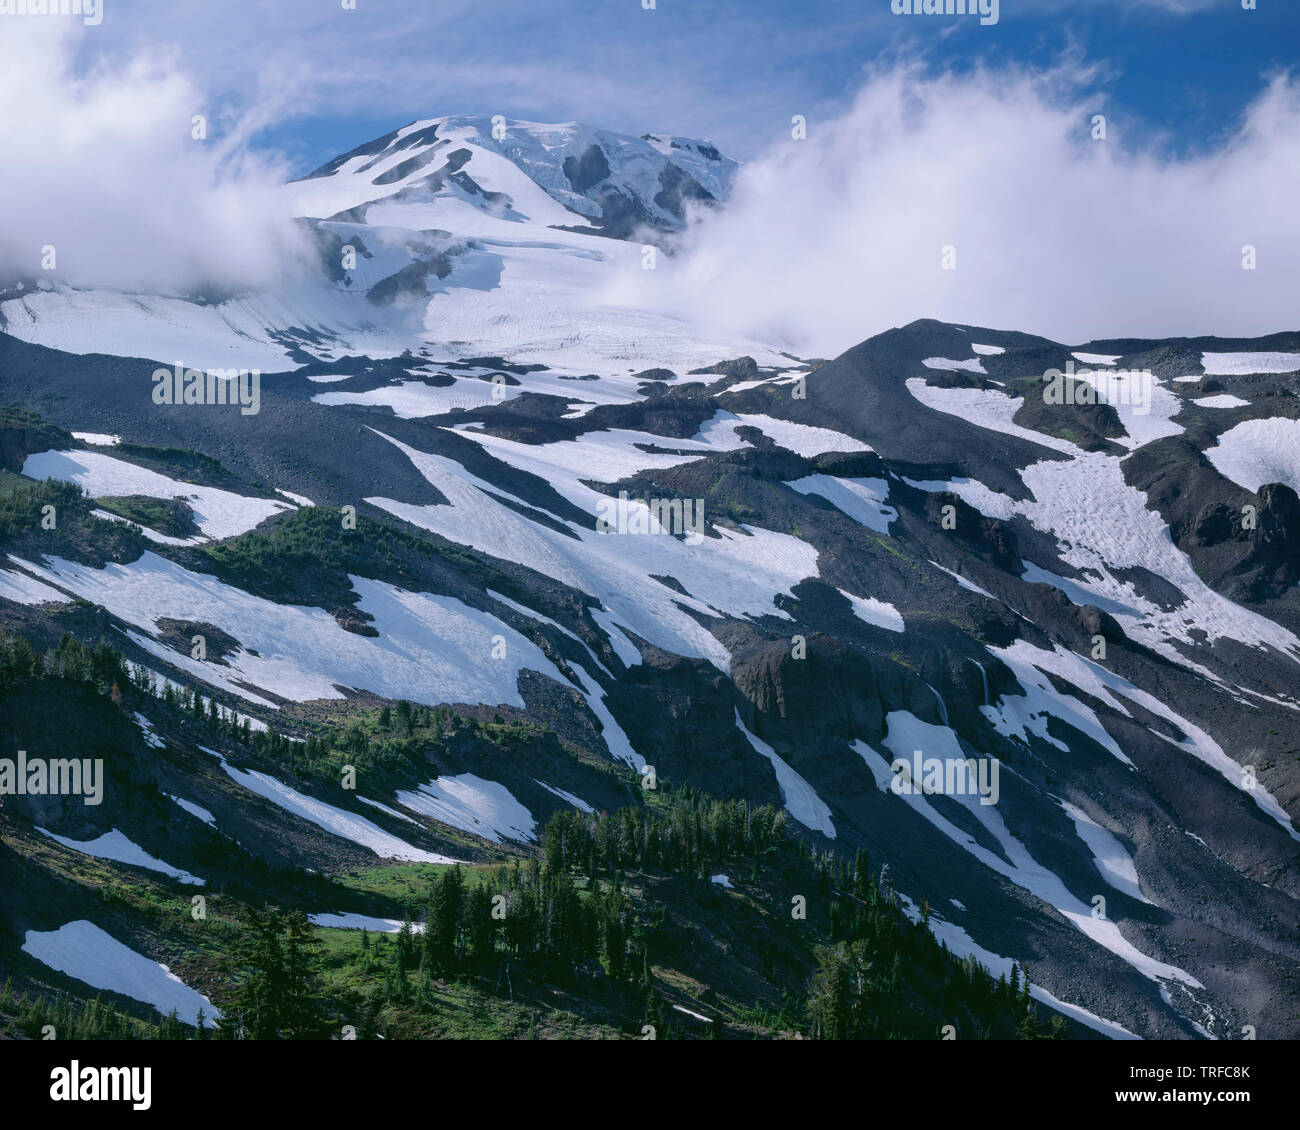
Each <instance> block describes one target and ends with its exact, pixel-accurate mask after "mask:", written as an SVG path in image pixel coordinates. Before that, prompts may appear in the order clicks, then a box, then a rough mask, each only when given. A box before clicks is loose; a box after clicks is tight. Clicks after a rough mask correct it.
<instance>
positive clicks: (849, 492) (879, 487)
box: [785, 475, 898, 534]
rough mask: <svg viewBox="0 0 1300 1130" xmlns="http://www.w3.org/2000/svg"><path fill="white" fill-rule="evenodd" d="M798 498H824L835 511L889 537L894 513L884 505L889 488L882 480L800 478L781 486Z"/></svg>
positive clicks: (896, 512)
mask: <svg viewBox="0 0 1300 1130" xmlns="http://www.w3.org/2000/svg"><path fill="white" fill-rule="evenodd" d="M785 485H786V486H788V487H789V488H790V489H791V490H796V491H798V492H799V493H800V494H807V495H814V496H816V497H818V498H824V499H825V500H826V501H827V502H829V503H830V504H831V505H832V506H834V507H835V508H836V509H837V510H840V511H841V512H843V513H844V514H847V515H848V516H849V517H850V518H852V519H853V520H854V521H855V522H860V523H861V524H862V525H864V526H866V527H867V529H869V530H874V531H875V532H876V533H878V534H888V533H889V523H890V522H892V521H894V520H895V519H896V518H897V517H898V511H897V510H895V509H894V508H893V507H892V506H887V505H885V500H886V499H887V498H889V484H888V483H886V482H885V480H884V479H875V478H869V479H843V478H840V477H839V476H837V475H804V477H803V478H801V479H790V480H788V481H787V482H786V484H785Z"/></svg>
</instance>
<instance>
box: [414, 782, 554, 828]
mask: <svg viewBox="0 0 1300 1130" xmlns="http://www.w3.org/2000/svg"><path fill="white" fill-rule="evenodd" d="M397 802H398V803H399V804H402V805H405V806H406V807H407V808H409V809H410V810H411V811H412V812H418V813H420V814H421V815H422V816H427V817H429V818H430V819H431V820H437V821H438V822H440V823H442V824H450V825H451V826H452V827H453V828H459V829H460V830H461V831H462V832H471V833H473V834H474V835H476V836H482V837H483V838H484V839H486V840H491V841H492V842H493V843H494V844H499V843H500V842H501V841H502V840H503V839H510V840H525V841H528V842H532V841H535V840H536V839H537V821H536V820H535V819H533V814H532V813H531V812H529V811H528V809H527V808H525V807H524V806H523V805H522V804H520V803H519V801H517V800H516V799H515V798H514V795H513V794H512V793H511V792H510V790H509V789H507V788H506V787H505V785H502V784H500V783H498V782H497V781H488V780H485V779H484V778H482V777H479V776H476V775H475V774H473V773H460V774H458V775H455V776H450V775H448V776H442V777H435V778H434V779H433V780H432V781H429V782H427V783H425V784H423V785H421V786H420V787H419V788H418V789H404V790H401V791H399V792H398V793H397Z"/></svg>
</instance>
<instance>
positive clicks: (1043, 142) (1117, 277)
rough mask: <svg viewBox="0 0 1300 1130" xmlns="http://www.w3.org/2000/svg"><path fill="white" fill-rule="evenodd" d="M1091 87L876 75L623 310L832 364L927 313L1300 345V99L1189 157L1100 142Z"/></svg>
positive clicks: (1066, 75) (1258, 108) (1272, 108)
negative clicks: (946, 264) (655, 312)
mask: <svg viewBox="0 0 1300 1130" xmlns="http://www.w3.org/2000/svg"><path fill="white" fill-rule="evenodd" d="M1088 78H1089V76H1088V74H1087V73H1086V72H1081V71H1079V70H1078V69H1077V68H1074V67H1072V66H1070V67H1065V66H1063V67H1061V68H1059V69H1057V70H1055V71H1053V72H1050V73H1047V74H1030V73H1027V72H1024V71H1018V70H998V71H995V70H982V71H979V72H977V73H974V74H970V75H964V76H952V75H946V76H942V77H937V78H936V77H927V76H925V75H924V74H923V73H922V71H921V69H920V68H919V67H917V66H913V65H908V64H902V65H899V66H896V67H894V68H892V69H888V70H883V71H880V72H877V73H876V74H875V75H874V76H873V77H871V78H870V79H869V81H868V82H867V84H866V85H865V87H864V88H863V90H862V91H861V92H860V93H859V95H858V96H857V98H856V99H855V101H854V103H853V105H852V107H851V108H850V109H849V110H848V111H847V112H846V113H844V114H843V115H842V116H841V117H839V118H837V119H835V120H829V121H822V120H816V119H812V120H810V121H809V123H808V137H807V140H804V141H794V140H788V141H785V142H784V143H783V144H781V145H779V146H777V147H776V148H775V149H773V150H772V151H771V152H770V153H769V154H768V155H766V156H765V157H763V158H761V159H760V160H758V161H756V162H754V163H752V164H750V165H749V166H747V167H746V168H745V169H744V170H743V171H742V174H741V176H740V178H739V180H738V182H737V185H736V189H735V194H734V198H733V201H732V203H731V204H730V206H729V207H727V208H726V209H725V210H722V211H719V212H713V213H709V214H707V215H702V216H701V217H699V218H698V220H697V221H696V223H695V224H694V225H693V228H692V230H691V232H690V233H689V235H688V238H687V239H686V240H685V241H684V245H683V253H682V254H680V255H678V256H677V257H676V258H675V259H673V260H667V259H666V258H665V257H663V256H661V257H660V260H659V264H660V266H659V269H658V270H656V271H653V272H643V273H642V272H638V273H637V276H638V277H630V278H627V279H625V280H623V282H622V283H621V284H620V289H619V292H618V293H617V294H614V295H610V296H606V297H608V298H610V299H612V300H614V301H619V302H633V303H645V304H650V305H654V306H657V307H660V308H663V309H667V310H669V311H672V312H677V313H680V314H682V315H683V316H686V317H690V318H693V319H698V320H700V321H703V322H706V323H709V324H712V325H715V326H719V327H722V328H728V329H732V330H736V331H739V332H742V333H748V334H752V335H754V336H756V337H759V338H762V339H766V340H769V341H771V340H777V341H779V342H782V343H785V344H786V345H787V347H789V348H791V349H793V350H795V351H798V352H802V353H805V354H820V355H834V354H836V353H837V352H839V351H842V350H843V349H845V348H848V347H849V346H851V345H853V344H855V343H856V342H858V341H860V340H862V339H863V338H865V337H867V336H868V335H870V334H872V333H875V332H878V331H880V330H882V329H885V328H888V327H889V326H892V325H899V324H903V323H906V322H909V321H911V320H913V319H915V318H918V317H937V318H942V319H945V320H950V321H958V322H967V323H981V324H985V325H991V326H995V327H1005V328H1015V329H1023V330H1027V331H1031V332H1037V333H1041V334H1044V335H1047V336H1051V337H1054V338H1057V339H1061V340H1066V341H1071V342H1081V341H1084V340H1087V339H1089V338H1092V337H1100V336H1123V335H1152V336H1156V335H1159V336H1163V335H1170V334H1203V333H1220V334H1225V335H1226V334H1243V335H1245V334H1259V333H1266V332H1270V331H1275V330H1279V329H1285V328H1288V327H1293V326H1294V323H1295V320H1296V312H1295V295H1296V293H1297V292H1298V291H1300V219H1298V217H1300V213H1297V211H1296V209H1295V203H1294V186H1295V184H1296V183H1297V180H1300V86H1298V85H1297V84H1296V83H1295V82H1293V81H1291V80H1289V79H1288V78H1285V77H1278V78H1275V79H1273V80H1272V81H1271V82H1270V83H1269V84H1268V85H1267V87H1266V88H1265V89H1264V90H1263V92H1262V93H1261V94H1260V96H1259V97H1258V99H1257V100H1256V101H1255V102H1254V103H1253V104H1252V105H1251V106H1250V107H1249V108H1248V110H1247V112H1246V114H1245V116H1244V119H1243V121H1242V123H1241V125H1240V128H1239V129H1238V130H1237V131H1236V133H1235V134H1234V135H1233V136H1232V137H1230V138H1229V139H1227V140H1226V141H1224V142H1222V143H1221V144H1219V145H1217V146H1216V147H1214V148H1212V149H1211V150H1210V151H1208V152H1206V153H1203V154H1199V155H1194V156H1173V157H1171V156H1168V155H1162V154H1160V153H1157V152H1153V151H1147V150H1138V149H1136V148H1133V147H1131V146H1126V144H1125V142H1124V129H1123V116H1122V114H1120V113H1118V112H1116V113H1114V114H1112V116H1111V119H1110V122H1109V130H1108V132H1109V138H1108V140H1106V141H1093V140H1092V139H1091V137H1090V134H1089V122H1090V120H1091V117H1092V115H1093V114H1094V113H1096V112H1098V111H1099V109H1101V110H1104V107H1103V106H1101V105H1100V104H1099V103H1098V101H1097V99H1096V98H1095V97H1091V96H1089V95H1088V94H1087V93H1086V91H1085V89H1084V84H1085V83H1086V82H1087V80H1088ZM1246 244H1252V245H1254V246H1255V247H1256V248H1257V254H1258V269H1257V270H1254V271H1246V270H1243V269H1242V247H1243V246H1244V245H1246ZM945 245H952V246H953V247H955V248H956V253H957V269H956V270H952V271H947V270H942V269H941V249H942V248H943V247H944V246H945Z"/></svg>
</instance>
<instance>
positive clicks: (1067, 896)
mask: <svg viewBox="0 0 1300 1130" xmlns="http://www.w3.org/2000/svg"><path fill="white" fill-rule="evenodd" d="M895 714H906V712H905V711H898V712H894V714H891V715H890V718H891V719H892V718H893V717H894V716H895ZM891 729H892V725H891ZM886 745H887V746H888V747H889V748H890V749H891V751H892V752H893V753H894V754H895V756H897V757H901V758H903V759H904V760H908V759H910V756H911V751H912V750H913V749H918V748H919V749H922V750H924V752H925V754H926V756H927V757H939V758H945V759H946V758H949V757H952V758H964V757H965V756H966V754H965V753H964V752H963V751H962V749H961V747H960V746H959V745H958V743H957V738H956V735H955V734H953V732H952V731H951V730H949V729H948V727H946V726H932V725H930V724H929V723H926V722H922V721H920V720H919V719H914V718H913V719H910V720H909V722H908V725H907V726H906V727H905V728H904V732H903V733H902V734H901V735H900V737H899V738H897V739H895V740H894V741H893V743H892V744H891V743H890V739H889V738H888V737H887V738H886ZM853 746H854V749H856V750H857V752H858V753H859V754H860V755H861V757H862V758H863V760H864V761H865V762H866V763H867V766H868V767H869V768H870V769H871V771H872V773H873V775H874V776H875V778H876V784H877V786H878V787H879V788H880V789H881V790H882V791H885V792H890V793H891V795H893V794H892V790H891V788H890V784H891V782H892V780H893V773H892V771H891V770H890V767H889V762H888V761H887V760H886V759H885V758H884V757H883V756H882V755H881V754H879V753H877V752H876V751H875V750H873V749H872V748H871V747H870V746H868V745H867V744H866V743H865V742H862V741H858V742H855V743H853ZM896 795H897V799H898V801H900V802H901V803H903V804H906V805H908V806H909V807H911V808H912V809H913V811H915V812H916V813H917V815H919V816H921V817H922V818H924V819H925V820H927V821H929V822H930V823H931V824H932V825H933V826H934V827H935V828H937V829H938V830H939V831H940V832H942V833H943V834H944V835H945V836H947V837H948V838H949V839H950V840H951V841H952V842H953V843H954V844H956V845H957V846H958V847H960V848H961V849H962V850H963V851H965V852H967V853H969V854H970V855H971V856H973V857H974V858H975V859H977V860H978V861H979V862H981V863H983V864H984V866H985V867H988V868H989V869H990V870H992V871H995V872H997V874H999V875H1002V876H1003V877H1005V878H1006V879H1009V880H1010V881H1011V882H1012V883H1015V884H1016V886H1018V887H1021V888H1022V889H1023V890H1026V891H1028V892H1029V893H1030V894H1033V895H1036V896H1037V897H1038V898H1041V899H1042V900H1043V901H1044V902H1046V903H1047V904H1048V905H1049V906H1052V907H1055V909H1056V910H1057V912H1058V913H1059V914H1060V915H1061V916H1062V917H1064V918H1065V919H1066V920H1067V921H1068V922H1069V923H1070V924H1071V925H1072V926H1074V927H1075V929H1077V930H1079V931H1080V932H1082V933H1083V934H1085V935H1087V936H1088V937H1089V938H1090V939H1091V940H1092V941H1094V942H1096V943H1097V944H1098V945H1100V946H1102V947H1104V948H1105V949H1108V950H1109V951H1110V952H1111V953H1113V954H1114V955H1115V956H1116V957H1118V958H1119V959H1120V960H1122V961H1124V962H1127V963H1128V964H1129V965H1131V966H1132V967H1133V968H1134V969H1136V970H1137V971H1138V972H1139V973H1141V974H1142V975H1143V976H1145V977H1149V978H1150V979H1151V980H1153V981H1156V982H1157V983H1158V982H1159V981H1160V980H1161V979H1162V978H1168V979H1171V980H1176V981H1181V982H1183V983H1184V984H1186V985H1188V986H1190V987H1192V988H1203V987H1204V986H1202V985H1201V983H1200V982H1199V981H1198V980H1197V979H1196V978H1195V977H1193V976H1192V975H1191V974H1190V973H1187V972H1185V971H1184V970H1182V969H1179V968H1178V967H1177V966H1174V965H1169V964H1167V963H1165V962H1162V961H1159V960H1157V959H1156V958H1153V957H1151V956H1149V955H1148V954H1145V953H1143V952H1142V951H1141V950H1139V949H1138V948H1137V947H1136V946H1135V945H1133V943H1132V942H1130V941H1129V940H1128V939H1127V938H1125V937H1124V935H1123V934H1121V933H1120V930H1119V927H1118V926H1117V925H1116V924H1115V923H1114V922H1112V921H1109V920H1107V919H1101V918H1094V917H1093V915H1092V907H1091V906H1090V905H1089V904H1087V903H1085V902H1083V901H1082V900H1081V899H1079V898H1078V897H1077V896H1076V895H1075V894H1074V893H1073V892H1072V891H1070V890H1069V888H1068V887H1067V886H1066V884H1065V883H1064V882H1063V881H1062V880H1061V878H1060V876H1058V875H1057V874H1055V873H1054V872H1052V871H1050V870H1048V868H1046V867H1044V866H1043V865H1042V864H1041V863H1039V862H1038V861H1037V860H1036V859H1034V858H1033V856H1032V855H1031V854H1030V853H1029V851H1028V849H1027V848H1026V847H1025V845H1024V844H1023V843H1021V841H1020V840H1019V839H1017V838H1016V837H1015V836H1013V835H1011V833H1010V832H1009V831H1008V830H1007V827H1006V825H1005V823H1004V822H1003V819H1002V815H1001V813H1000V812H999V811H998V806H996V805H982V804H980V803H979V799H978V798H975V797H973V796H970V795H963V794H955V795H952V796H946V797H945V799H946V800H947V801H950V802H956V803H958V804H960V805H961V806H962V807H963V808H964V809H965V811H966V813H967V814H968V815H969V816H970V817H971V818H973V819H975V820H977V821H978V822H979V823H980V824H981V825H983V828H984V831H986V832H987V833H988V834H989V835H991V836H992V837H993V840H994V842H995V843H996V844H997V845H998V846H999V848H1000V850H1001V854H997V853H995V852H993V851H990V850H989V849H988V848H986V847H984V846H983V845H982V844H981V843H979V842H978V841H976V840H975V839H974V838H972V836H971V835H970V833H969V832H967V831H966V830H965V829H963V828H961V827H958V826H957V825H955V824H953V823H952V822H951V821H950V820H949V819H948V818H947V817H945V816H943V815H942V814H941V813H940V812H939V811H938V808H937V807H936V806H935V805H934V804H933V803H932V802H931V799H930V798H929V797H928V796H926V795H925V794H924V793H923V792H922V791H921V790H920V789H914V790H912V791H910V792H902V793H899V794H896Z"/></svg>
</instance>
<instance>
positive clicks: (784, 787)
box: [736, 710, 835, 840]
mask: <svg viewBox="0 0 1300 1130" xmlns="http://www.w3.org/2000/svg"><path fill="white" fill-rule="evenodd" d="M736 728H737V729H738V730H740V732H741V733H742V734H744V735H745V737H746V739H747V740H748V741H749V744H750V745H752V746H753V747H754V749H755V750H756V751H757V752H758V753H761V754H762V755H763V756H764V757H766V758H767V760H768V761H769V762H770V763H771V765H772V768H773V769H774V770H775V771H776V783H777V786H778V787H779V788H780V790H781V800H782V802H783V803H784V804H785V808H786V811H787V812H789V813H790V815H791V816H793V817H794V818H795V819H796V820H798V821H799V823H800V824H802V825H803V826H804V827H805V828H810V829H812V830H813V831H814V832H821V833H822V834H823V835H825V836H827V837H828V838H829V839H832V840H833V839H835V825H834V824H833V823H832V822H831V810H830V808H829V807H828V806H827V804H826V802H825V801H824V800H822V798H821V797H819V796H818V795H817V790H816V789H814V788H813V787H812V785H810V784H809V783H808V782H807V781H805V780H804V779H803V778H802V777H801V776H800V775H799V774H798V773H797V772H795V770H794V769H792V768H791V767H790V766H789V765H788V764H787V763H786V762H785V761H784V760H783V759H782V758H781V756H780V754H778V753H777V752H776V750H774V749H773V748H772V747H771V746H770V745H768V744H767V742H765V741H763V739H762V738H760V737H758V736H757V735H755V734H752V733H750V731H749V730H748V729H747V728H746V726H745V723H744V722H742V721H741V718H740V711H739V710H737V711H736Z"/></svg>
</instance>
